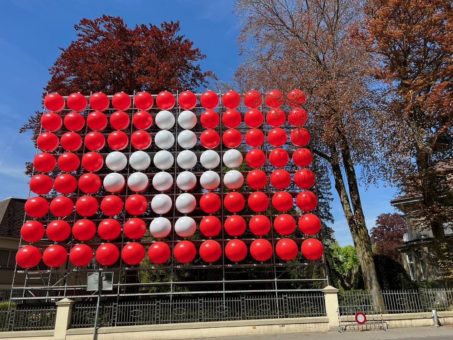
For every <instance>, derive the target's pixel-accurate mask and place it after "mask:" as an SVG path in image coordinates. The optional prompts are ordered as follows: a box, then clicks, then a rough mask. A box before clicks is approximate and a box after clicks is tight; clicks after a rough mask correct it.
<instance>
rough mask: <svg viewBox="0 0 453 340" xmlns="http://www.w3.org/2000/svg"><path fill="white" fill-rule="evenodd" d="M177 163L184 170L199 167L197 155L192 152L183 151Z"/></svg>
mask: <svg viewBox="0 0 453 340" xmlns="http://www.w3.org/2000/svg"><path fill="white" fill-rule="evenodd" d="M176 163H178V165H179V166H180V167H181V168H182V169H184V170H188V169H192V168H193V167H194V166H195V165H197V155H196V154H195V152H193V151H190V150H184V151H181V152H180V153H179V154H178V157H177V158H176Z"/></svg>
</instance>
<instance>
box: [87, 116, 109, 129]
mask: <svg viewBox="0 0 453 340" xmlns="http://www.w3.org/2000/svg"><path fill="white" fill-rule="evenodd" d="M107 124H108V119H107V116H106V115H105V114H104V113H103V112H101V111H93V112H90V113H89V114H88V116H87V125H88V127H89V128H90V129H91V130H93V131H102V130H104V129H105V128H106V127H107Z"/></svg>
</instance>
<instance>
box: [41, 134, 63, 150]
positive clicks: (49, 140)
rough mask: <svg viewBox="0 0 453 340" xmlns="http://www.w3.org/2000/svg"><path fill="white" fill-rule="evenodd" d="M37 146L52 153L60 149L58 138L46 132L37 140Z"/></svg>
mask: <svg viewBox="0 0 453 340" xmlns="http://www.w3.org/2000/svg"><path fill="white" fill-rule="evenodd" d="M36 144H37V145H38V148H39V149H40V150H42V151H47V152H52V151H55V150H56V148H58V137H57V135H55V134H54V133H52V132H44V133H41V134H40V135H39V136H38V138H36Z"/></svg>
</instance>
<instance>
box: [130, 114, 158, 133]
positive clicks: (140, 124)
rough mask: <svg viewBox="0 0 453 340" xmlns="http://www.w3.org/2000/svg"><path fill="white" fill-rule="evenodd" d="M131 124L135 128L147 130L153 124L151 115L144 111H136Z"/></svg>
mask: <svg viewBox="0 0 453 340" xmlns="http://www.w3.org/2000/svg"><path fill="white" fill-rule="evenodd" d="M132 124H134V127H135V128H136V129H142V130H147V129H149V128H150V127H151V126H152V125H153V116H151V114H150V113H149V112H146V111H138V112H136V113H135V114H134V116H133V117H132Z"/></svg>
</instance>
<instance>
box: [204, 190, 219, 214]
mask: <svg viewBox="0 0 453 340" xmlns="http://www.w3.org/2000/svg"><path fill="white" fill-rule="evenodd" d="M221 204H222V203H221V201H220V197H219V195H217V194H214V193H212V192H209V193H207V194H203V196H201V198H200V208H201V210H203V211H204V212H205V213H207V214H212V213H215V212H216V211H218V210H219V209H220V206H221Z"/></svg>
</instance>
